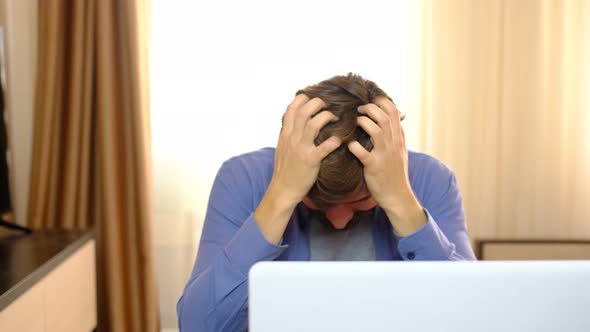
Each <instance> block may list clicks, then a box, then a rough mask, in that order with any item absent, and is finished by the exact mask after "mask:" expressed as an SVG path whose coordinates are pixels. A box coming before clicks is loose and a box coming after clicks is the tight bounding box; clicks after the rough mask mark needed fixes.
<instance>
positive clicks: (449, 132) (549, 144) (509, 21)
mask: <svg viewBox="0 0 590 332" xmlns="http://www.w3.org/2000/svg"><path fill="white" fill-rule="evenodd" d="M423 27H424V31H423V37H424V44H425V47H424V53H423V75H422V87H423V90H422V99H421V102H422V107H421V114H420V119H421V120H420V121H421V125H420V132H421V141H420V144H419V145H420V146H421V147H422V150H424V151H426V152H429V153H432V154H434V155H435V156H438V157H439V158H440V159H442V160H443V161H444V162H446V163H447V164H448V165H449V166H450V167H451V168H452V169H453V170H454V171H455V172H456V174H457V177H458V181H459V185H460V187H461V189H462V193H463V196H464V201H465V208H466V214H467V221H468V226H469V230H470V234H471V237H472V239H477V238H484V237H485V238H590V135H589V133H590V103H589V102H588V100H589V99H588V95H589V94H590V70H589V68H590V67H589V63H590V61H589V59H590V40H589V38H590V28H589V27H590V1H587V0H577V1H575V0H573V1H572V0H551V1H550V0H545V1H541V0H519V1H513V0H489V1H488V0H477V1H473V0H444V1H440V0H425V1H424V26H423Z"/></svg>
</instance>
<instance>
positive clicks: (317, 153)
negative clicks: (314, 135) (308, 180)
mask: <svg viewBox="0 0 590 332" xmlns="http://www.w3.org/2000/svg"><path fill="white" fill-rule="evenodd" d="M340 145H342V140H341V139H340V138H338V137H336V136H332V137H330V138H328V139H327V140H325V141H323V142H322V144H320V145H318V146H317V148H316V149H315V150H314V152H313V153H314V157H315V158H316V159H317V160H322V159H324V158H326V156H327V155H329V154H330V153H332V152H333V151H334V150H336V149H337V148H338V147H339V146H340Z"/></svg>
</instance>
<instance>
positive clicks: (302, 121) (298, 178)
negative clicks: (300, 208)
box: [254, 94, 342, 243]
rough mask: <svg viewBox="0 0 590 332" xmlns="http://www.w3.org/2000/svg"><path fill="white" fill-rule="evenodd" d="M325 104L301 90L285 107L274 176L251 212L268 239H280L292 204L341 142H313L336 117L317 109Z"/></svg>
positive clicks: (334, 139)
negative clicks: (317, 143) (301, 92)
mask: <svg viewBox="0 0 590 332" xmlns="http://www.w3.org/2000/svg"><path fill="white" fill-rule="evenodd" d="M326 106H327V105H326V103H325V102H324V101H323V100H321V99H320V98H313V99H311V100H310V99H309V97H307V96H306V95H304V94H300V95H298V96H297V97H295V99H294V100H293V101H292V102H291V104H290V105H289V107H287V112H286V113H285V115H284V118H283V121H284V123H283V128H282V129H281V134H280V136H279V142H278V144H277V148H276V151H275V164H274V171H273V176H272V179H271V182H270V185H269V187H268V189H267V191H266V194H265V196H264V198H263V199H262V201H261V202H260V204H259V206H258V208H257V209H256V211H255V213H254V218H255V219H256V221H257V222H258V223H259V226H260V228H261V230H262V233H263V234H264V236H265V237H266V239H267V240H269V241H270V242H274V243H278V242H279V241H280V239H281V237H282V236H283V232H284V230H285V227H286V224H287V222H288V221H289V217H290V216H291V214H292V213H293V210H294V209H295V206H297V204H299V202H301V201H302V200H303V198H304V197H305V195H307V193H308V192H309V190H310V189H311V187H312V186H313V184H314V183H315V181H316V179H317V176H318V173H319V171H320V163H321V161H322V159H324V158H325V157H326V156H327V155H328V154H330V153H331V152H332V151H334V150H335V149H336V148H338V147H339V146H340V145H341V144H342V142H341V140H340V139H339V138H337V137H335V136H332V137H330V138H329V139H327V140H326V141H324V142H322V144H320V145H319V146H315V144H314V140H315V138H316V137H317V136H318V134H319V132H320V129H322V128H323V127H324V126H325V125H326V124H328V123H329V122H331V121H336V120H338V118H337V117H336V116H335V115H334V114H333V113H331V112H328V111H322V112H320V110H321V109H323V108H325V107H326ZM318 112H319V113H318ZM316 113H317V115H316ZM314 115H315V116H314ZM312 117H313V118H312Z"/></svg>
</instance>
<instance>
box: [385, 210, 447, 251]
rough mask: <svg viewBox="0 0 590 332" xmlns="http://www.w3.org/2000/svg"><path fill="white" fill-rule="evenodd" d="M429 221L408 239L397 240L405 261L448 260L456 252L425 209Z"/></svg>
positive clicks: (407, 237) (399, 237)
mask: <svg viewBox="0 0 590 332" xmlns="http://www.w3.org/2000/svg"><path fill="white" fill-rule="evenodd" d="M424 212H425V213H426V216H427V218H428V220H427V221H426V224H425V225H424V226H422V228H420V229H419V230H418V231H416V232H415V233H413V234H410V235H408V236H406V237H401V236H399V235H398V234H397V233H396V232H395V231H394V236H395V237H396V238H397V242H398V246H397V247H398V248H397V249H398V251H399V253H400V255H401V256H402V258H403V259H404V260H448V259H449V257H450V256H451V254H452V253H453V252H454V250H455V245H454V244H452V243H451V242H449V239H447V237H446V236H445V235H444V234H443V232H442V231H441V230H440V228H439V227H438V224H437V223H436V221H435V220H434V218H432V215H430V212H428V210H426V209H424Z"/></svg>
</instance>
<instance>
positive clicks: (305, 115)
mask: <svg viewBox="0 0 590 332" xmlns="http://www.w3.org/2000/svg"><path fill="white" fill-rule="evenodd" d="M327 106H328V105H327V104H326V103H325V102H324V101H323V100H321V99H320V98H317V97H316V98H313V99H311V100H309V101H308V102H307V103H305V104H304V105H303V106H301V107H300V108H299V109H298V110H297V111H296V112H295V119H294V122H293V123H294V126H293V132H294V133H296V134H297V135H303V129H304V128H305V124H306V123H307V121H309V119H311V117H312V116H313V115H314V114H316V113H317V112H319V111H320V110H321V109H322V108H325V107H327Z"/></svg>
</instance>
